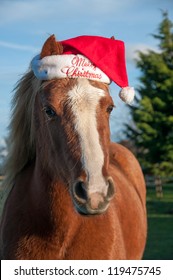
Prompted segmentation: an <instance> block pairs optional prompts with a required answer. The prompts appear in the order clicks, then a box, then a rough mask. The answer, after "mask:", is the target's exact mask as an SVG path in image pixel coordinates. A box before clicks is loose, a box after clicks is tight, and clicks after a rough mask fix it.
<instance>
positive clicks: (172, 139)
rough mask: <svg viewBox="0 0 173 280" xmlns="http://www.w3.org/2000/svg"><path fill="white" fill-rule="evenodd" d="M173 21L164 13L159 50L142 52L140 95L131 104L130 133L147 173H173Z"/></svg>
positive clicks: (157, 37) (159, 30)
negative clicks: (132, 104) (131, 122)
mask: <svg viewBox="0 0 173 280" xmlns="http://www.w3.org/2000/svg"><path fill="white" fill-rule="evenodd" d="M172 28H173V22H171V20H170V19H169V17H168V13H167V12H163V20H162V21H161V23H160V25H159V28H158V34H154V35H152V36H153V37H154V38H156V39H157V40H159V45H158V46H159V52H155V51H152V50H150V51H148V52H147V53H143V52H140V51H139V56H138V59H137V61H136V64H137V68H139V69H140V73H141V76H140V78H139V80H140V85H139V87H138V89H137V91H138V93H139V98H136V102H135V106H134V107H131V114H132V120H133V122H134V125H133V126H132V125H127V127H126V129H127V130H126V133H127V136H128V137H129V139H130V140H131V141H132V142H133V143H134V145H135V147H136V152H137V157H138V159H139V161H140V163H141V165H142V168H143V170H144V172H145V173H146V174H152V175H161V176H173V30H172Z"/></svg>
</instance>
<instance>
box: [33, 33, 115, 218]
mask: <svg viewBox="0 0 173 280" xmlns="http://www.w3.org/2000/svg"><path fill="white" fill-rule="evenodd" d="M61 53H62V45H61V43H59V42H56V41H55V38H54V36H51V37H50V38H49V39H48V40H47V41H46V43H45V45H44V46H43V48H42V52H41V57H42V58H44V57H46V56H51V55H58V54H61ZM113 107H114V104H113V100H112V98H111V96H110V94H109V88H108V85H106V84H104V83H101V82H98V81H91V80H88V79H85V78H77V79H71V78H68V77H67V78H62V79H51V80H50V81H43V82H42V85H41V90H40V92H39V94H38V95H37V98H36V103H35V113H34V114H35V126H36V139H37V157H38V158H40V159H41V164H42V167H43V169H44V171H45V172H47V173H48V174H51V176H52V177H53V178H54V180H55V181H56V180H57V179H58V178H61V179H63V181H64V182H65V183H66V185H68V188H69V192H70V195H71V197H72V200H73V203H74V206H75V208H76V209H77V211H78V212H80V213H83V214H99V213H103V212H104V211H105V210H106V209H107V208H108V206H109V203H110V200H111V199H112V198H113V195H114V182H113V180H112V178H111V177H110V175H109V144H110V129H109V117H110V113H111V111H112V109H113Z"/></svg>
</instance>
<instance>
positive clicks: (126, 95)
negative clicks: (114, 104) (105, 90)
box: [119, 87, 135, 105]
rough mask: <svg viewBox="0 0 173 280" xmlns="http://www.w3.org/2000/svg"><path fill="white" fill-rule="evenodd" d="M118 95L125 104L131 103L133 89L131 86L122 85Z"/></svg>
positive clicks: (133, 93)
mask: <svg viewBox="0 0 173 280" xmlns="http://www.w3.org/2000/svg"><path fill="white" fill-rule="evenodd" d="M119 97H120V98H121V99H122V100H123V101H124V102H125V103H127V104H129V105H130V104H132V102H133V100H134V97H135V90H134V88H133V87H124V88H122V89H121V90H120V92H119Z"/></svg>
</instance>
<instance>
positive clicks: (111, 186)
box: [107, 177, 115, 201]
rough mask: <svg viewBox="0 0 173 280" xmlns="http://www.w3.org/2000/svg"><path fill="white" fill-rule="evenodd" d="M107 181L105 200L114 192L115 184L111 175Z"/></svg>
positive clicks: (110, 197) (111, 196) (109, 198)
mask: <svg viewBox="0 0 173 280" xmlns="http://www.w3.org/2000/svg"><path fill="white" fill-rule="evenodd" d="M107 181H108V190H107V200H108V201H109V200H111V199H112V198H113V196H114V194H115V185H114V181H113V179H112V177H109V178H108V179H107Z"/></svg>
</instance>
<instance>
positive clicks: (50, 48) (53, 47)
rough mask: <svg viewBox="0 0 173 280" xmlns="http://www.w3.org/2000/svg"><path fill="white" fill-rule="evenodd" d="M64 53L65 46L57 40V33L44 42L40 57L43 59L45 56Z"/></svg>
mask: <svg viewBox="0 0 173 280" xmlns="http://www.w3.org/2000/svg"><path fill="white" fill-rule="evenodd" d="M62 53H63V46H62V44H61V43H59V42H57V41H56V38H55V35H51V36H50V37H49V38H48V39H47V40H46V42H45V43H44V45H43V47H42V50H41V54H40V57H41V59H42V58H43V57H45V56H50V55H57V54H62Z"/></svg>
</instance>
